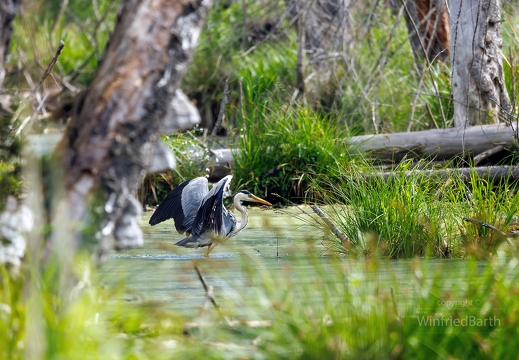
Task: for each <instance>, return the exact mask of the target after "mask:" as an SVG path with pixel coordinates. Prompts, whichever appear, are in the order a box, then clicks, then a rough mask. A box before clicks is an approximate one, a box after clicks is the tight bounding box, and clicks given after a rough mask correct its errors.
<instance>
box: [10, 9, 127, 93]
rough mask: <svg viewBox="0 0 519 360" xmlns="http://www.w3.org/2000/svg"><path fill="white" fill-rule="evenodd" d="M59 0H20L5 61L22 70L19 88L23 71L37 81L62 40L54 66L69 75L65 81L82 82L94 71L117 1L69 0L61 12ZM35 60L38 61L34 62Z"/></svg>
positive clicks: (114, 14) (85, 81)
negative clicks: (21, 0) (19, 8)
mask: <svg viewBox="0 0 519 360" xmlns="http://www.w3.org/2000/svg"><path fill="white" fill-rule="evenodd" d="M62 3H63V2H61V1H51V2H49V1H43V0H32V1H27V2H24V3H23V6H22V10H21V12H20V14H19V15H18V16H17V17H15V19H14V22H13V28H14V30H13V35H12V39H11V47H10V56H9V64H10V66H11V67H13V68H14V67H15V66H21V67H23V68H24V72H25V77H24V76H23V75H24V74H22V73H20V74H19V75H18V77H17V83H18V84H17V86H18V87H19V88H22V87H24V85H27V86H28V87H32V86H34V84H32V85H31V84H25V80H26V78H27V75H28V76H29V77H31V78H32V82H34V83H36V82H37V81H38V79H39V78H40V77H41V75H42V73H43V70H44V69H45V67H46V66H47V64H48V63H49V62H50V59H51V58H52V57H53V56H54V54H55V52H56V49H57V47H58V44H59V42H60V40H63V42H64V43H65V47H64V48H63V52H62V54H61V55H60V57H59V61H58V62H57V64H56V66H55V67H54V69H53V72H54V73H55V74H57V75H59V76H60V77H64V76H69V78H68V79H67V81H68V82H70V83H72V84H73V85H75V86H77V87H79V88H81V87H86V86H87V85H88V84H89V83H90V80H91V78H92V76H93V74H94V72H95V69H96V67H97V63H98V59H99V58H100V57H101V55H102V52H103V51H104V48H105V46H106V43H107V41H108V37H109V34H110V32H111V31H113V27H114V24H115V17H116V14H117V9H118V7H119V3H120V2H119V1H106V0H104V1H95V2H93V3H90V2H84V1H81V0H71V1H68V2H67V3H66V8H65V9H64V10H65V11H64V12H63V14H62V15H61V16H58V15H59V14H60V6H61V4H62ZM34 64H37V65H38V66H34Z"/></svg>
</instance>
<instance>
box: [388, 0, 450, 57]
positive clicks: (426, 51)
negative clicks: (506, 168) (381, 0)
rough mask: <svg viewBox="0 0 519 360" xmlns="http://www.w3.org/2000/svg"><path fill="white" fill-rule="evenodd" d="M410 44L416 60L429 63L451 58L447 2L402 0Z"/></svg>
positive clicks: (439, 0) (443, 0)
mask: <svg viewBox="0 0 519 360" xmlns="http://www.w3.org/2000/svg"><path fill="white" fill-rule="evenodd" d="M402 1H403V2H396V1H394V0H393V1H392V2H394V3H395V6H398V5H401V4H402V3H403V4H404V6H405V10H406V11H405V20H406V24H407V31H408V33H409V43H410V44H411V49H412V50H413V54H414V56H415V58H424V57H425V58H426V59H427V61H428V62H429V63H432V62H433V61H434V60H436V59H438V60H444V59H446V58H447V57H448V56H449V17H448V13H447V4H446V2H445V0H402Z"/></svg>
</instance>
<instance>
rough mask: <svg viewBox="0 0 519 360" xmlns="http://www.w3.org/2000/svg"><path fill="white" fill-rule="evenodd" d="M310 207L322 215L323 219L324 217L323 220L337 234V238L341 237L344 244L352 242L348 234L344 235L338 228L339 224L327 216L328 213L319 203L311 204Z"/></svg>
mask: <svg viewBox="0 0 519 360" xmlns="http://www.w3.org/2000/svg"><path fill="white" fill-rule="evenodd" d="M310 207H311V208H312V210H313V211H314V212H315V213H316V214H317V215H319V217H321V219H323V221H324V222H325V224H326V225H328V228H329V229H330V231H331V232H332V233H333V234H334V235H335V236H337V238H339V240H340V241H341V243H342V244H345V243H350V240H349V239H348V238H347V237H346V235H344V234H343V233H342V232H341V231H340V230H339V229H338V228H337V226H336V225H335V224H334V223H333V222H332V221H331V220H330V218H329V217H328V216H326V214H325V213H324V212H323V211H322V210H321V209H320V208H319V206H317V205H310Z"/></svg>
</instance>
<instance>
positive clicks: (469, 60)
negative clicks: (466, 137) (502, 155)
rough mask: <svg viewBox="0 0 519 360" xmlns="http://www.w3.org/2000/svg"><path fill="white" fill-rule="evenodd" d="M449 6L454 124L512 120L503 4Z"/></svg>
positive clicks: (466, 0)
mask: <svg viewBox="0 0 519 360" xmlns="http://www.w3.org/2000/svg"><path fill="white" fill-rule="evenodd" d="M449 6H450V16H451V17H450V24H451V64H452V71H453V74H452V95H453V100H454V124H455V126H456V127H462V126H467V125H475V124H487V123H497V122H499V120H504V121H506V122H507V123H508V122H509V121H510V120H511V119H510V112H511V109H512V106H511V103H510V99H509V97H508V93H507V91H506V87H505V81H504V75H503V60H502V57H501V48H502V37H501V1H500V0H452V1H450V2H449Z"/></svg>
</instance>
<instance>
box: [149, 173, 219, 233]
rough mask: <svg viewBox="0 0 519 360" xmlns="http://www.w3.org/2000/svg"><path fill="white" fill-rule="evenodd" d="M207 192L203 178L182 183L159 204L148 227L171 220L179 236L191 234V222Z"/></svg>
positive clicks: (206, 183) (205, 181)
mask: <svg viewBox="0 0 519 360" xmlns="http://www.w3.org/2000/svg"><path fill="white" fill-rule="evenodd" d="M208 192H209V186H208V182H207V179H206V178H204V177H198V178H195V179H192V180H188V181H184V182H183V183H182V184H180V185H178V186H177V187H176V188H174V189H173V190H172V191H171V192H170V193H169V194H168V196H167V197H166V198H165V199H164V200H163V201H162V202H161V203H160V205H159V206H158V207H157V209H156V210H155V212H154V213H153V215H152V216H151V218H150V225H156V224H158V223H161V222H163V221H165V220H168V219H173V220H174V221H175V228H176V229H177V231H178V232H179V233H180V234H182V233H184V232H189V233H191V227H192V224H193V221H194V220H195V217H196V215H197V212H198V209H200V206H201V204H202V201H203V200H204V198H205V197H206V195H207V193H208Z"/></svg>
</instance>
